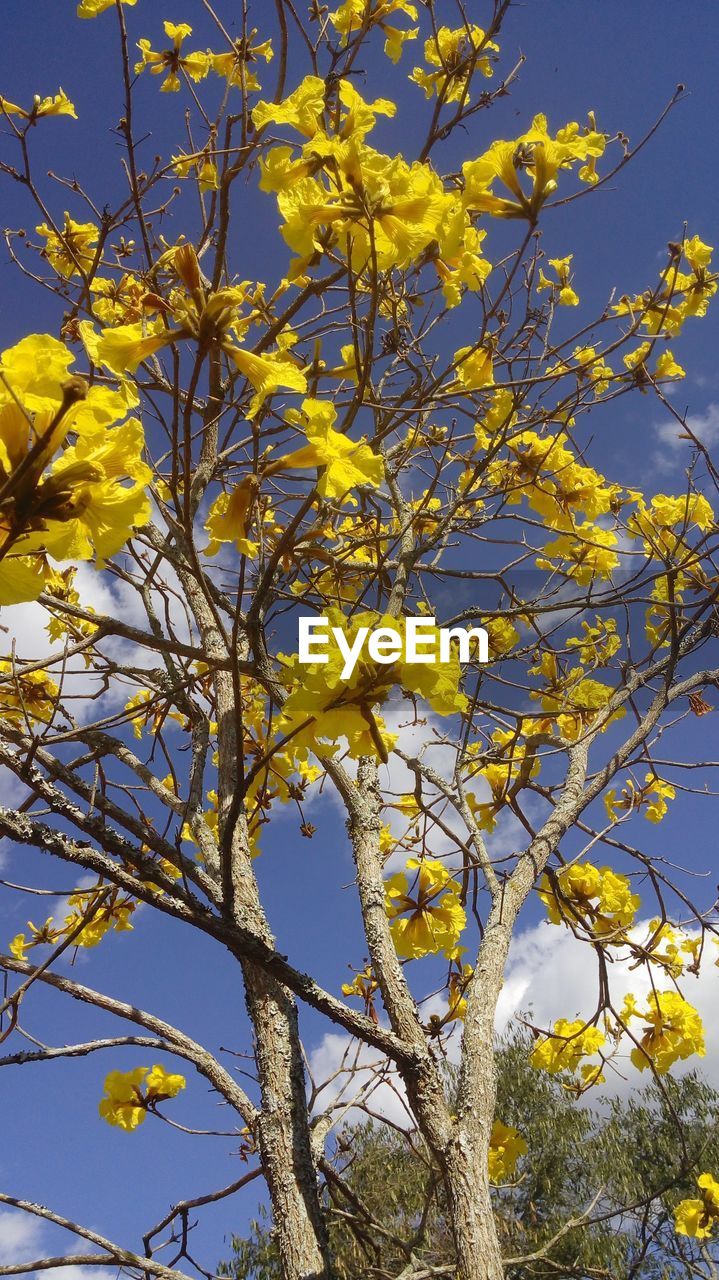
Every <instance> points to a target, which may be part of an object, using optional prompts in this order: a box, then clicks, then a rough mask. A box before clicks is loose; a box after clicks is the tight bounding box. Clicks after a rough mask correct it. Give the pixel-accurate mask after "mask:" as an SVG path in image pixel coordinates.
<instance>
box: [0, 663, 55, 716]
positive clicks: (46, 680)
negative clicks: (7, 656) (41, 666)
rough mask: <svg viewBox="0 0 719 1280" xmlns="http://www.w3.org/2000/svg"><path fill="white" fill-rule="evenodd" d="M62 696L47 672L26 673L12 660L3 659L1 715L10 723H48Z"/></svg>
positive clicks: (0, 672)
mask: <svg viewBox="0 0 719 1280" xmlns="http://www.w3.org/2000/svg"><path fill="white" fill-rule="evenodd" d="M59 697H60V690H59V688H58V686H57V685H56V683H55V681H54V680H53V679H52V678H51V677H50V675H49V674H48V672H47V671H25V672H23V671H22V670H17V669H16V667H15V665H14V663H12V662H6V661H0V716H1V717H2V718H3V719H4V720H7V721H9V723H10V724H17V725H29V724H31V723H32V721H40V722H41V723H47V722H48V721H49V719H50V717H51V716H52V713H53V711H54V709H55V707H56V706H57V702H58V699H59Z"/></svg>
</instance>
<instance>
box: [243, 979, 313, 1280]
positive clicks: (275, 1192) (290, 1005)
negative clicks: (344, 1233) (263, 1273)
mask: <svg viewBox="0 0 719 1280" xmlns="http://www.w3.org/2000/svg"><path fill="white" fill-rule="evenodd" d="M242 969H243V973H244V979H245V992H246V998H247V1009H248V1012H249V1015H250V1018H251V1019H252V1025H253V1027H254V1031H255V1056H256V1060H257V1068H258V1073H259V1078H260V1088H261V1091H262V1110H261V1115H260V1121H259V1143H260V1155H261V1158H262V1167H263V1170H264V1174H265V1178H266V1180H267V1187H268V1190H269V1193H270V1200H271V1203H272V1216H273V1220H274V1231H275V1237H276V1240H277V1244H278V1248H279V1251H280V1258H281V1261H282V1274H283V1277H284V1280H331V1277H332V1268H331V1265H330V1259H329V1246H328V1241H327V1233H326V1229H325V1224H324V1219H323V1216H322V1210H321V1206H320V1202H319V1194H318V1189H317V1175H316V1172H315V1166H314V1161H313V1157H312V1150H311V1146H310V1134H309V1126H308V1123H307V1093H306V1089H305V1075H304V1066H303V1063H302V1056H301V1049H300V1038H299V1030H298V1025H297V1009H296V1006H295V1002H294V999H293V997H292V996H291V995H290V993H289V992H288V991H287V990H286V988H285V987H283V986H281V984H280V983H278V982H276V981H275V980H274V979H273V978H270V977H268V975H267V974H266V973H264V972H263V970H261V969H258V968H257V966H256V965H254V964H252V963H251V962H250V961H244V962H243V965H242Z"/></svg>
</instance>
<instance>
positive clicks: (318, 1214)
mask: <svg viewBox="0 0 719 1280" xmlns="http://www.w3.org/2000/svg"><path fill="white" fill-rule="evenodd" d="M183 585H184V586H185V587H186V590H187V593H188V598H189V600H190V604H191V607H192V610H193V613H194V615H195V617H196V619H197V621H198V625H199V626H200V629H201V632H202V638H203V642H204V645H205V650H206V653H207V654H208V656H209V657H210V658H214V659H216V660H222V658H223V657H224V658H226V657H227V656H228V645H227V643H226V639H225V637H224V636H223V634H222V630H221V628H220V626H219V625H218V621H217V619H216V617H215V616H214V613H213V610H212V607H211V605H210V603H209V602H208V600H207V599H206V597H204V595H203V594H202V592H201V591H200V590H199V588H198V585H197V583H196V582H195V580H194V579H193V576H192V574H191V573H186V574H185V575H183ZM239 693H240V690H239V689H238V685H237V682H236V681H235V680H234V679H233V677H232V675H231V674H230V672H228V671H221V670H218V671H217V673H216V676H215V696H216V703H217V720H218V738H217V743H218V781H217V793H218V825H219V834H220V848H221V867H220V877H221V881H222V896H223V909H224V913H225V915H226V916H227V917H228V918H229V919H230V920H231V921H233V922H235V923H237V924H238V925H249V927H250V928H251V929H252V930H253V931H254V932H255V933H256V934H257V936H258V937H260V938H262V939H263V940H264V941H265V942H266V943H267V944H268V946H271V947H274V938H273V936H272V933H271V930H270V927H269V924H268V922H267V918H266V916H265V913H264V911H263V908H262V905H261V902H260V895H259V889H258V885H257V880H256V878H255V874H254V870H253V867H252V857H251V851H250V842H249V838H248V830H247V821H246V816H245V808H244V796H243V779H242V774H241V746H240V743H241V734H242V710H241V705H240V701H241V699H240V697H239V696H238V695H239ZM242 972H243V976H244V983H245V999H246V1004H247V1011H248V1014H249V1016H250V1020H251V1022H252V1027H253V1031H254V1037H255V1057H256V1062H257V1071H258V1077H259V1083H260V1091H261V1095H262V1108H261V1113H260V1118H259V1121H258V1125H257V1131H258V1132H257V1137H258V1140H259V1147H260V1157H261V1160H262V1166H263V1171H264V1174H265V1177H266V1180H267V1187H268V1191H269V1194H270V1201H271V1205H272V1217H273V1222H274V1230H275V1235H276V1239H277V1244H278V1247H279V1251H280V1257H281V1261H282V1270H283V1276H284V1277H285V1280H332V1276H333V1270H332V1265H331V1261H330V1253H329V1243H328V1238H327V1230H326V1226H325V1222H324V1216H323V1213H322V1208H321V1205H320V1198H319V1189H318V1183H317V1173H316V1169H315V1163H314V1158H313V1154H312V1146H311V1141H310V1127H309V1116H308V1113H307V1093H306V1088H305V1074H304V1065H303V1060H302V1047H301V1043H300V1036H299V1028H298V1021H297V1008H296V1005H295V1001H294V997H293V996H292V994H291V992H289V991H288V990H287V988H286V987H284V986H283V985H282V984H281V983H280V982H278V981H277V980H276V979H275V978H273V977H272V976H271V975H270V974H268V973H267V972H266V971H264V970H263V969H261V968H260V967H259V966H258V965H256V964H255V963H254V962H253V961H251V960H248V959H243V960H242Z"/></svg>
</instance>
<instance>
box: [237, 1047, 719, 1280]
mask: <svg viewBox="0 0 719 1280" xmlns="http://www.w3.org/2000/svg"><path fill="white" fill-rule="evenodd" d="M531 1047H532V1046H531V1037H529V1036H528V1035H527V1033H526V1032H518V1033H515V1034H514V1035H512V1036H511V1037H510V1038H508V1039H506V1040H505V1041H504V1042H502V1043H500V1045H499V1046H498V1050H497V1086H498V1087H497V1095H498V1104H499V1109H500V1110H501V1111H502V1114H505V1115H507V1116H508V1117H509V1118H510V1119H511V1120H512V1121H513V1122H514V1123H516V1124H518V1125H521V1127H522V1130H523V1133H524V1135H525V1140H526V1144H527V1152H526V1156H525V1159H524V1160H523V1162H522V1167H521V1175H519V1176H517V1177H515V1178H513V1179H512V1181H511V1182H510V1183H509V1184H505V1185H504V1186H499V1185H498V1186H497V1187H496V1189H495V1191H494V1211H495V1215H496V1217H497V1220H498V1223H499V1232H500V1238H501V1240H502V1245H503V1252H504V1254H505V1256H506V1257H507V1258H511V1257H522V1258H526V1259H528V1260H526V1261H522V1263H521V1265H519V1266H518V1267H516V1266H512V1264H509V1266H508V1268H507V1274H508V1275H509V1276H512V1277H517V1280H519V1277H522V1276H533V1277H542V1280H549V1277H551V1276H562V1275H565V1276H607V1277H609V1276H611V1277H613V1278H615V1280H617V1278H619V1277H622V1278H623V1277H625V1276H632V1277H633V1278H635V1280H650V1278H651V1277H656V1276H663V1277H664V1280H667V1277H688V1276H694V1275H697V1274H704V1272H703V1271H702V1266H703V1265H705V1263H706V1251H705V1253H704V1256H702V1251H701V1250H700V1249H699V1247H698V1246H697V1245H696V1244H695V1243H693V1242H690V1241H688V1240H683V1239H682V1237H681V1236H677V1234H676V1232H675V1231H674V1230H673V1222H674V1210H675V1208H676V1205H677V1203H679V1202H680V1201H681V1198H682V1196H691V1195H692V1193H693V1190H694V1180H693V1179H692V1178H691V1177H690V1176H688V1174H687V1170H688V1169H689V1168H691V1167H692V1166H695V1165H697V1164H702V1163H709V1164H711V1165H712V1166H713V1167H715V1166H716V1162H717V1156H718V1155H719V1147H718V1138H717V1122H718V1120H719V1096H718V1095H717V1093H716V1091H715V1090H714V1089H712V1088H711V1087H710V1086H708V1085H707V1084H706V1083H704V1082H702V1081H701V1080H700V1079H699V1078H698V1077H697V1076H696V1074H694V1073H692V1074H689V1075H686V1076H683V1077H681V1078H679V1079H677V1080H671V1081H670V1082H668V1089H667V1090H663V1089H659V1088H657V1085H656V1084H655V1083H651V1084H649V1085H648V1086H646V1087H645V1088H644V1089H643V1090H641V1091H639V1092H637V1093H635V1094H634V1095H633V1096H632V1097H631V1098H630V1099H629V1100H628V1101H627V1100H625V1099H618V1098H614V1099H612V1100H611V1101H609V1102H607V1101H606V1100H605V1099H601V1100H600V1105H599V1106H598V1107H597V1108H596V1109H595V1108H592V1107H591V1106H589V1105H587V1106H583V1107H577V1106H576V1105H575V1104H574V1102H573V1100H572V1098H571V1096H570V1095H569V1094H568V1093H567V1091H566V1090H565V1089H564V1088H563V1087H562V1084H561V1082H560V1081H559V1080H558V1079H557V1077H556V1076H551V1075H549V1074H547V1073H541V1074H540V1073H538V1072H535V1071H534V1070H533V1069H532V1067H531V1065H530V1063H529V1058H530V1055H531ZM449 1087H450V1089H451V1087H452V1073H451V1072H450V1081H449ZM679 1132H681V1134H682V1140H681V1141H679V1140H678V1133H679ZM683 1144H686V1150H684V1151H683V1152H682V1151H681V1150H680V1148H681V1147H682V1145H683ZM418 1145H419V1147H420V1148H422V1145H423V1144H422V1138H421V1135H420V1134H418V1133H417V1132H416V1131H415V1132H408V1133H402V1132H399V1131H398V1130H396V1129H390V1128H388V1127H387V1126H386V1125H385V1126H383V1125H378V1124H377V1123H376V1122H373V1121H367V1120H360V1121H357V1122H350V1123H348V1124H347V1125H346V1126H344V1128H343V1129H342V1131H341V1132H340V1133H339V1134H338V1138H337V1144H336V1149H335V1152H334V1153H333V1172H332V1173H331V1174H330V1176H329V1177H328V1178H327V1181H326V1198H327V1203H328V1212H329V1215H330V1238H331V1241H332V1247H333V1255H334V1259H335V1266H336V1267H337V1270H338V1273H339V1275H340V1276H341V1277H342V1280H355V1278H359V1277H361V1276H366V1275H378V1276H380V1275H396V1274H398V1273H400V1272H401V1269H402V1266H403V1265H406V1263H407V1258H408V1257H409V1258H410V1259H411V1258H412V1255H413V1254H414V1260H415V1262H416V1263H417V1265H418V1267H424V1268H425V1270H426V1271H427V1272H428V1273H429V1274H451V1271H452V1264H453V1258H454V1251H453V1246H452V1231H451V1226H450V1223H449V1220H448V1216H447V1202H446V1197H445V1195H444V1191H443V1188H442V1184H441V1182H439V1181H438V1180H437V1179H436V1178H433V1177H432V1162H431V1156H430V1154H429V1152H427V1151H426V1149H423V1150H422V1156H423V1159H418V1158H417V1146H418ZM627 1206H631V1208H628V1207H627ZM568 1222H574V1223H575V1226H574V1228H573V1229H571V1230H567V1229H566V1227H567V1223H568ZM709 1248H710V1249H712V1252H711V1255H710V1256H711V1258H713V1259H714V1260H715V1261H716V1256H715V1254H716V1251H715V1248H713V1247H712V1246H711V1245H710V1246H709ZM530 1255H534V1257H530ZM431 1268H435V1271H434V1272H432V1271H431ZM219 1271H220V1274H221V1275H225V1276H230V1277H232V1278H233V1280H281V1275H282V1271H281V1266H280V1258H279V1250H278V1248H277V1244H276V1243H275V1241H274V1239H273V1236H272V1231H271V1228H270V1226H269V1224H268V1222H267V1214H266V1211H265V1210H264V1209H263V1207H262V1206H260V1217H259V1219H257V1220H256V1221H255V1222H254V1223H253V1228H252V1231H251V1233H250V1235H249V1236H248V1237H247V1238H244V1239H243V1238H234V1239H233V1240H232V1259H231V1261H230V1262H227V1263H222V1264H221V1265H220V1267H219Z"/></svg>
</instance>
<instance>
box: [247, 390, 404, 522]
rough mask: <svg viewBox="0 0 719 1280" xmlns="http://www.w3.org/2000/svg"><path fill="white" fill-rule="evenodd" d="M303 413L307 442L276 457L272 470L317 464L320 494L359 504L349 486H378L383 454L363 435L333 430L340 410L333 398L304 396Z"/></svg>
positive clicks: (310, 466)
mask: <svg viewBox="0 0 719 1280" xmlns="http://www.w3.org/2000/svg"><path fill="white" fill-rule="evenodd" d="M302 414H303V416H304V423H303V425H304V430H305V434H306V436H307V440H308V443H307V444H306V445H304V446H303V447H302V448H300V449H297V450H296V452H294V453H289V454H285V455H284V456H283V457H281V458H278V459H276V461H274V462H272V463H271V464H270V467H269V471H270V472H275V471H304V470H307V469H309V468H312V467H317V468H318V469H319V470H320V471H321V475H320V478H319V480H318V482H317V489H318V492H319V493H320V495H321V496H322V497H323V498H327V499H331V498H337V499H339V500H340V501H342V500H344V501H346V502H350V503H351V504H352V505H353V506H356V505H357V502H356V499H355V498H353V497H349V496H348V495H349V493H350V490H351V489H356V488H358V487H360V486H362V485H369V486H370V487H371V488H373V489H376V488H378V487H379V485H380V484H381V483H382V481H383V480H384V463H383V461H382V458H381V457H380V456H379V455H378V454H376V453H374V452H373V450H372V449H371V448H370V446H369V445H368V444H365V441H364V437H363V439H362V440H360V441H355V440H352V439H350V438H349V436H344V435H342V433H341V432H339V431H335V430H334V427H333V425H332V424H333V422H334V421H335V419H336V417H337V410H336V409H335V407H334V405H333V404H332V403H331V402H330V401H328V400H325V401H323V400H313V399H308V400H303V402H302Z"/></svg>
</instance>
